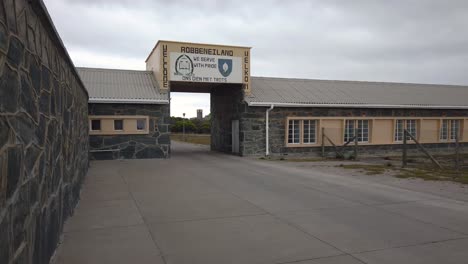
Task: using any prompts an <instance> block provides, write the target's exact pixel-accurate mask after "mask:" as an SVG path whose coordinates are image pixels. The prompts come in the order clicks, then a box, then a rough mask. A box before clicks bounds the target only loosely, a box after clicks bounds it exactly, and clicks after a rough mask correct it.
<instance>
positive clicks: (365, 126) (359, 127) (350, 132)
mask: <svg viewBox="0 0 468 264" xmlns="http://www.w3.org/2000/svg"><path fill="white" fill-rule="evenodd" d="M355 131H356V132H357V141H358V142H363V143H366V142H369V120H346V122H345V133H344V142H345V143H347V142H349V141H354V136H355V134H354V133H355Z"/></svg>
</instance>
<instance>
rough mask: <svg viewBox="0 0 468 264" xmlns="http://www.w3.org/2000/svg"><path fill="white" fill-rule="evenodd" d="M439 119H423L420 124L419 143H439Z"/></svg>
mask: <svg viewBox="0 0 468 264" xmlns="http://www.w3.org/2000/svg"><path fill="white" fill-rule="evenodd" d="M439 125H440V120H439V119H423V120H421V121H420V124H419V133H418V135H419V142H420V143H431V142H438V141H439Z"/></svg>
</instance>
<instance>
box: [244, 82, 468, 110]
mask: <svg viewBox="0 0 468 264" xmlns="http://www.w3.org/2000/svg"><path fill="white" fill-rule="evenodd" d="M251 81H252V85H251V87H252V93H251V95H250V96H246V98H245V100H246V102H247V103H249V105H252V106H255V105H257V106H260V105H269V104H277V105H278V106H296V105H297V106H301V105H307V106H309V105H310V106H323V107H327V106H343V107H357V106H359V107H376V108H377V107H388V108H393V107H408V108H468V87H467V86H455V85H432V84H407V83H383V82H358V81H332V80H308V79H287V78H269V77H252V79H251Z"/></svg>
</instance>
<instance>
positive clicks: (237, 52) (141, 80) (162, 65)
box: [78, 41, 468, 159]
mask: <svg viewBox="0 0 468 264" xmlns="http://www.w3.org/2000/svg"><path fill="white" fill-rule="evenodd" d="M250 59H251V58H250V48H249V47H235V46H219V45H209V44H195V43H183V42H171V41H159V42H158V43H157V44H156V46H155V48H154V49H153V50H152V51H151V53H150V55H149V56H148V58H147V60H146V68H147V70H146V71H125V70H110V69H90V68H80V69H78V70H79V73H80V75H81V76H82V79H83V82H84V83H85V85H86V87H87V89H88V91H89V94H90V101H89V119H90V128H91V130H90V146H91V149H92V154H93V156H94V158H99V159H100V158H168V157H170V135H169V128H168V125H169V120H168V119H169V116H170V115H169V98H170V93H172V92H204V93H210V94H211V127H212V131H211V134H212V140H211V149H212V150H215V151H222V152H232V153H235V154H238V155H242V156H245V155H284V154H291V155H292V154H300V155H318V154H320V153H321V151H322V141H323V142H324V144H323V145H324V148H325V151H326V152H327V153H331V152H333V147H332V144H331V142H333V144H335V145H343V144H345V143H346V142H348V141H352V140H354V139H355V135H356V138H357V141H358V145H359V149H360V151H361V152H366V153H388V152H389V151H398V150H399V149H401V147H402V143H403V131H404V130H405V129H406V130H407V131H408V132H409V133H411V134H412V135H413V136H414V137H415V138H417V140H418V141H419V142H420V143H422V144H424V145H426V146H428V147H430V148H433V149H436V150H444V149H447V146H448V144H451V142H453V141H455V139H456V136H457V135H458V136H459V141H460V142H461V144H466V143H467V142H468V100H466V98H468V87H465V86H453V85H430V84H406V83H382V82H357V81H332V80H308V79H288V78H269V77H251V76H250ZM197 116H198V112H197ZM409 142H410V148H414V147H415V146H414V144H411V143H412V141H411V140H410V141H409Z"/></svg>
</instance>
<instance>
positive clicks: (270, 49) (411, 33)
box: [44, 0, 468, 116]
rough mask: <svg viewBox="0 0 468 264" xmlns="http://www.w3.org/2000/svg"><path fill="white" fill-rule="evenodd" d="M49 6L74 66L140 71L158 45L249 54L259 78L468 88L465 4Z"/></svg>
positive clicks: (128, 1)
mask: <svg viewBox="0 0 468 264" xmlns="http://www.w3.org/2000/svg"><path fill="white" fill-rule="evenodd" d="M44 2H45V4H46V6H47V8H48V10H49V12H50V14H51V16H52V19H53V21H54V23H55V26H56V27H57V30H58V32H59V34H60V36H61V38H62V40H63V41H64V43H65V46H66V47H67V49H68V52H69V53H70V55H71V57H72V59H73V61H74V63H75V65H76V66H83V67H102V68H118V69H136V70H144V69H145V59H146V57H147V56H148V54H149V52H150V51H151V49H152V48H153V46H154V45H155V43H156V42H157V40H159V39H162V40H175V41H188V42H202V43H215V44H227V45H242V46H251V47H252V53H251V56H252V58H251V73H252V75H253V76H274V77H300V78H311V79H336V80H365V81H392V82H421V83H443V84H463V85H468V1H466V0H460V1H457V0H446V1H440V0H419V1H417V0H392V1H384V0H381V1H375V0H353V1H346V0H342V1H339V0H330V1H327V0H317V1H313V0H297V1H293V0H291V1H284V0H281V1H280V0H276V1H266V0H264V1H256V0H250V1H241V0H235V1H226V0H223V1H214V0H212V1H211V0H197V1H190V0H170V1H167V0H164V1H159V0H44ZM172 100H173V101H172V105H171V114H172V115H176V116H181V114H182V112H186V113H187V114H188V116H195V115H196V112H195V110H196V109H197V108H202V109H204V113H205V114H207V113H208V112H209V95H203V94H197V95H193V94H175V93H173V94H172Z"/></svg>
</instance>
